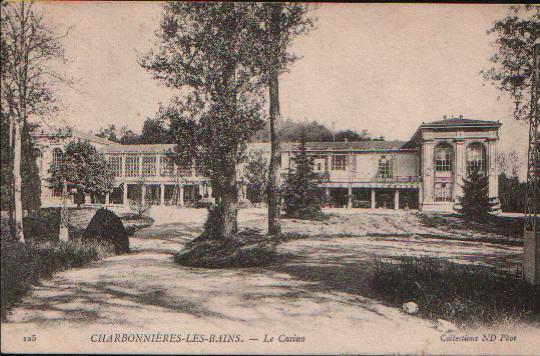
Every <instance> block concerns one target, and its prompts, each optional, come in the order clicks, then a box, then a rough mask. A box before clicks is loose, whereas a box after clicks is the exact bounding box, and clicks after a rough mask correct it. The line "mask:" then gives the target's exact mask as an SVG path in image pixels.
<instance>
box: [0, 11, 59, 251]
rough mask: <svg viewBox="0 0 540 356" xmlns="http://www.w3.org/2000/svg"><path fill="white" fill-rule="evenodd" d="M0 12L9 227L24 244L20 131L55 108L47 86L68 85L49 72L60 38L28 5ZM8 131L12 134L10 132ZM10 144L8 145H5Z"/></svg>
mask: <svg viewBox="0 0 540 356" xmlns="http://www.w3.org/2000/svg"><path fill="white" fill-rule="evenodd" d="M0 10H1V16H0V17H1V18H0V20H1V22H0V23H1V33H2V36H1V63H0V67H1V84H2V88H1V89H2V90H1V92H2V95H1V98H2V106H3V107H6V108H8V110H7V112H8V114H9V118H10V120H11V123H10V127H13V200H14V204H13V206H14V208H13V217H12V220H13V224H14V234H15V238H16V239H17V240H19V241H21V242H23V241H24V232H23V220H22V218H23V206H22V178H21V164H22V154H21V152H22V151H21V150H22V146H23V144H22V131H23V126H24V125H26V123H27V120H28V117H29V115H32V114H33V115H46V114H49V113H51V112H53V111H56V110H57V109H58V107H57V105H56V101H55V98H54V95H53V91H52V87H53V86H54V83H55V82H58V81H63V82H67V81H66V79H65V76H63V75H61V74H60V73H58V72H55V71H54V70H52V69H51V63H52V62H54V61H58V60H60V61H65V57H64V51H63V48H62V45H61V43H60V41H59V40H60V38H61V37H63V36H56V35H55V34H54V33H53V31H52V30H51V29H49V28H48V27H47V26H46V24H45V21H44V18H43V16H42V15H40V14H39V13H37V12H36V11H34V9H33V2H26V1H19V2H11V1H9V2H8V1H6V2H3V3H2V4H0ZM10 132H11V130H10ZM10 141H11V140H10Z"/></svg>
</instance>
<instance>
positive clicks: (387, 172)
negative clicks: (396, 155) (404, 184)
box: [379, 156, 392, 178]
mask: <svg viewBox="0 0 540 356" xmlns="http://www.w3.org/2000/svg"><path fill="white" fill-rule="evenodd" d="M379 177H380V178H392V157H391V156H381V158H380V159H379Z"/></svg>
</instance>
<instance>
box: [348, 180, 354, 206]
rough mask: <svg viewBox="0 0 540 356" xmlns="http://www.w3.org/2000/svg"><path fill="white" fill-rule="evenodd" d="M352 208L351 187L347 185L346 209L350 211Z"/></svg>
mask: <svg viewBox="0 0 540 356" xmlns="http://www.w3.org/2000/svg"><path fill="white" fill-rule="evenodd" d="M352 206H353V192H352V186H351V185H349V187H348V189H347V209H351V208H352Z"/></svg>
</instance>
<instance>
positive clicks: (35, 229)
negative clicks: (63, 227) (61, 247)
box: [23, 208, 60, 243]
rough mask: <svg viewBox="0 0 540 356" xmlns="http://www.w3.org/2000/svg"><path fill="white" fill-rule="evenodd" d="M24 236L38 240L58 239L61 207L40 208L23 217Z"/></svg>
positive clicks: (30, 239)
mask: <svg viewBox="0 0 540 356" xmlns="http://www.w3.org/2000/svg"><path fill="white" fill-rule="evenodd" d="M23 229H24V236H25V237H26V239H27V240H29V241H33V242H34V243H36V242H48V241H58V234H59V232H60V209H58V208H48V209H39V210H37V211H35V212H33V213H31V214H29V215H28V216H25V217H24V219H23Z"/></svg>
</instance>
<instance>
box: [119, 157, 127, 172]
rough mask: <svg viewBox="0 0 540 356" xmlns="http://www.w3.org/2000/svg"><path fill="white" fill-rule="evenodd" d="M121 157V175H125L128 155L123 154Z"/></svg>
mask: <svg viewBox="0 0 540 356" xmlns="http://www.w3.org/2000/svg"><path fill="white" fill-rule="evenodd" d="M120 159H121V162H120V163H121V164H120V169H121V173H120V177H125V176H126V155H125V154H123V155H121V156H120Z"/></svg>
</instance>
